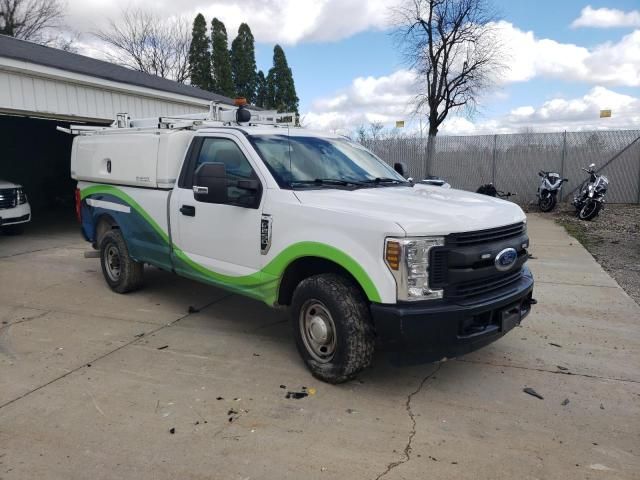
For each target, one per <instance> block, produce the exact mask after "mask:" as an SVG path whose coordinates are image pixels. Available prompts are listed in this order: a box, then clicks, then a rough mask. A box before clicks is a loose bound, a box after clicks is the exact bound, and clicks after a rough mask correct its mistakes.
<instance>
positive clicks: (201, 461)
mask: <svg viewBox="0 0 640 480" xmlns="http://www.w3.org/2000/svg"><path fill="white" fill-rule="evenodd" d="M529 222H530V223H529V231H530V235H531V238H532V248H531V252H532V254H533V256H534V257H535V258H534V259H532V260H531V261H530V262H529V264H530V266H531V268H532V269H533V271H534V274H535V276H536V282H537V284H536V291H535V297H536V298H537V299H538V300H539V302H540V303H539V304H538V305H537V306H535V307H534V311H533V313H532V315H530V317H528V318H527V320H526V321H525V323H524V324H523V325H522V326H521V327H520V328H516V329H515V330H514V331H512V332H510V333H509V334H508V335H507V336H506V337H504V338H503V339H501V340H500V341H498V342H496V343H494V344H492V345H490V346H488V347H486V348H484V349H482V350H480V351H478V352H475V353H473V354H471V355H467V356H465V357H461V358H459V359H456V360H450V361H447V362H445V363H442V364H427V365H418V366H411V367H402V368H398V367H394V366H392V365H390V363H389V362H388V361H387V358H386V357H385V356H384V355H379V356H378V357H377V359H376V366H375V368H373V369H371V370H369V371H367V372H366V373H364V374H363V375H361V377H360V378H359V379H358V380H357V381H354V382H351V383H349V384H346V385H341V386H331V385H326V384H323V383H320V382H318V381H316V380H315V379H313V378H312V377H311V376H310V375H309V374H308V373H307V371H306V370H305V368H304V367H303V365H302V363H301V361H300V360H299V358H298V354H297V352H296V351H295V347H294V345H293V341H292V338H291V334H290V332H289V325H288V324H287V317H286V315H285V313H284V312H282V311H276V310H271V309H269V308H267V307H265V306H263V305H261V304H259V303H257V302H253V301H251V300H247V299H244V298H241V297H238V296H235V295H229V294H228V293H226V292H223V291H221V290H217V289H214V288H211V287H208V286H204V285H200V284H197V283H194V282H191V281H188V280H184V279H179V278H177V277H174V276H172V275H169V274H166V273H164V272H160V271H157V270H154V269H147V272H146V288H145V289H144V290H142V291H140V292H137V293H134V294H130V295H124V296H123V295H117V294H115V293H112V292H111V291H110V290H109V289H108V288H107V287H106V285H105V283H104V280H103V279H102V274H101V272H100V267H99V263H98V260H97V259H84V258H83V256H82V253H83V251H84V250H86V248H87V246H86V244H85V243H84V242H83V241H82V239H80V238H79V234H78V233H77V231H76V229H75V226H72V227H71V229H59V230H57V231H56V232H55V235H54V238H55V241H54V242H53V243H51V244H50V245H47V242H46V239H45V240H43V236H42V235H37V236H31V235H30V234H29V233H27V235H26V236H24V237H0V286H1V287H0V479H3V480H9V479H31V478H54V479H58V478H59V479H84V478H94V479H109V478H120V479H121V478H136V479H145V478H154V479H165V478H166V479H170V478H180V479H201V478H202V479H204V478H207V479H208V478H215V479H218V478H220V479H246V478H261V479H271V478H278V479H281V478H292V479H294V478H295V479H299V478H321V479H338V478H353V479H372V480H373V479H379V478H384V479H402V478H406V479H413V478H423V477H427V476H428V477H430V478H456V479H466V478H469V479H477V478H487V479H489V478H490V479H502V478H504V479H513V478H519V479H534V478H539V479H547V478H563V479H574V478H575V479H584V478H594V479H596V478H597V479H600V478H602V479H613V478H615V479H633V478H639V475H638V472H640V427H639V425H640V384H639V382H640V373H639V370H638V366H639V365H640V354H639V352H640V325H639V324H640V307H638V305H636V304H635V303H634V302H633V301H632V300H631V299H630V298H629V297H628V296H627V295H626V294H625V293H624V291H622V289H620V287H618V286H617V284H616V283H615V282H614V281H613V280H612V279H611V278H610V277H609V276H608V275H607V274H606V273H605V272H604V271H603V270H602V269H601V268H600V266H599V265H598V264H597V263H596V262H595V261H594V260H593V258H592V257H591V256H590V255H589V254H588V253H587V252H586V251H585V250H584V249H583V248H582V247H581V246H580V245H579V244H578V243H577V241H575V240H574V239H572V238H571V237H569V236H568V235H567V234H566V233H565V232H564V230H563V229H562V228H561V227H559V226H557V225H555V224H554V223H553V222H552V221H550V220H548V219H546V218H544V217H541V216H535V215H532V216H530V220H529ZM45 238H46V236H45ZM190 306H191V307H193V308H192V312H193V313H189V307H190ZM194 310H197V311H194ZM281 385H284V386H286V389H283V388H280V387H281ZM527 386H528V387H531V388H534V389H535V390H536V391H537V392H538V393H540V394H541V395H542V396H543V397H544V400H540V399H537V398H535V397H532V396H530V395H527V394H525V393H523V392H522V389H523V388H524V387H527ZM302 387H307V389H311V388H313V389H315V394H314V395H310V396H308V397H306V398H303V399H300V400H294V399H286V398H285V393H286V391H288V390H295V391H299V390H301V389H302ZM567 400H568V403H567V402H566V401H567ZM171 429H175V430H174V433H171Z"/></svg>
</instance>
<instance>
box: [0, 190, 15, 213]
mask: <svg viewBox="0 0 640 480" xmlns="http://www.w3.org/2000/svg"><path fill="white" fill-rule="evenodd" d="M17 204H18V199H17V196H16V189H15V188H3V189H0V208H2V209H4V208H14V207H15V206H17Z"/></svg>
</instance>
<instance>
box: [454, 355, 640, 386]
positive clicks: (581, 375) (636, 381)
mask: <svg viewBox="0 0 640 480" xmlns="http://www.w3.org/2000/svg"><path fill="white" fill-rule="evenodd" d="M455 360H456V361H457V362H465V363H475V364H478V365H489V366H490V367H499V368H517V369H519V370H530V371H533V372H543V373H553V374H555V375H571V376H574V377H584V378H595V379H597V380H610V381H612V382H621V383H640V380H631V379H629V378H615V377H603V376H600V375H589V374H588V373H573V372H569V371H566V372H565V371H563V370H547V369H546V368H535V367H523V366H521V365H504V364H501V363H491V362H482V361H480V360H469V359H464V358H456V359H455Z"/></svg>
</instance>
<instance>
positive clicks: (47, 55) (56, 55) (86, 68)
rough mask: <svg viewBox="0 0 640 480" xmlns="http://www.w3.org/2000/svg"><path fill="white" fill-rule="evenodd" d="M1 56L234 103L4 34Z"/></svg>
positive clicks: (0, 44)
mask: <svg viewBox="0 0 640 480" xmlns="http://www.w3.org/2000/svg"><path fill="white" fill-rule="evenodd" d="M0 57H6V58H12V59H14V60H21V61H25V62H30V63H36V64H38V65H44V66H46V67H51V68H58V69H60V70H66V71H68V72H74V73H80V74H84V75H90V76H92V77H97V78H103V79H105V80H111V81H114V82H120V83H127V84H130V85H137V86H139V87H146V88H151V89H154V90H160V91H163V92H169V93H175V94H178V95H185V96H187V97H194V98H200V99H203V100H209V101H213V102H220V103H226V104H230V105H233V100H232V99H231V98H229V97H225V96H224V95H218V94H217V93H212V92H208V91H206V90H202V89H200V88H198V87H192V86H191V85H185V84H183V83H178V82H174V81H173V80H168V79H166V78H160V77H157V76H155V75H150V74H148V73H142V72H137V71H135V70H131V69H129V68H125V67H121V66H120V65H116V64H113V63H109V62H105V61H103V60H97V59H95V58H91V57H85V56H84V55H79V54H77V53H71V52H65V51H64V50H59V49H57V48H51V47H45V46H43V45H39V44H37V43H32V42H28V41H25V40H18V39H16V38H13V37H9V36H6V35H0Z"/></svg>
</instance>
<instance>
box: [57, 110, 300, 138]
mask: <svg viewBox="0 0 640 480" xmlns="http://www.w3.org/2000/svg"><path fill="white" fill-rule="evenodd" d="M239 110H243V111H244V112H241V113H240V112H239ZM247 113H248V114H250V118H249V120H248V121H239V117H240V115H241V114H242V115H247ZM230 125H241V126H246V127H251V126H256V125H270V126H275V127H298V126H299V123H298V115H297V114H296V113H295V112H285V113H278V112H277V111H276V110H251V109H250V108H248V107H246V106H239V107H236V106H231V105H226V104H221V103H218V102H211V103H210V104H209V111H208V112H206V113H205V112H203V113H190V114H185V115H174V116H164V117H149V118H131V117H130V116H129V114H127V113H118V114H117V115H116V119H115V120H114V121H113V123H112V124H111V125H109V126H108V127H95V126H89V125H70V126H69V128H64V127H56V128H57V129H58V130H60V131H61V132H65V133H69V134H72V135H93V134H95V133H100V132H114V131H117V130H120V129H123V130H126V129H129V130H136V131H138V130H147V129H153V130H197V129H200V128H207V127H224V126H230Z"/></svg>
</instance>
